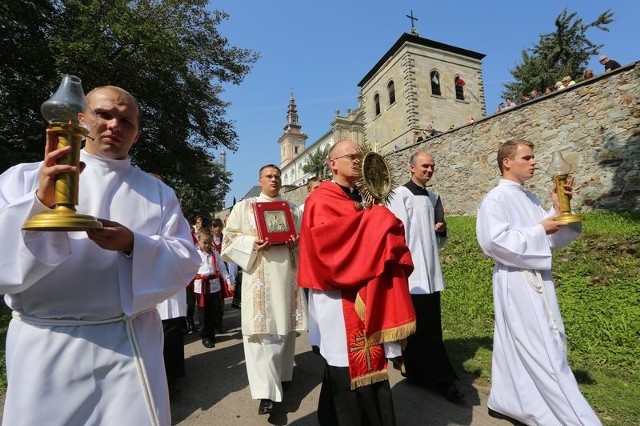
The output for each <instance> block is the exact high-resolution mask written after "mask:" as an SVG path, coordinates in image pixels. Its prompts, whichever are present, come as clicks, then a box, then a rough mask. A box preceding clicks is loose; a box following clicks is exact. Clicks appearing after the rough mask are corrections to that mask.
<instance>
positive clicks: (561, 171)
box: [548, 151, 582, 223]
mask: <svg viewBox="0 0 640 426" xmlns="http://www.w3.org/2000/svg"><path fill="white" fill-rule="evenodd" d="M548 173H549V174H550V175H551V176H552V177H553V182H554V183H555V186H556V192H557V193H558V202H559V204H560V215H559V216H558V217H556V220H559V221H561V222H566V223H572V222H581V221H582V217H581V216H579V215H577V214H573V213H571V202H570V201H571V200H569V197H568V196H567V194H565V193H564V187H565V185H566V184H567V178H568V177H569V174H570V173H571V164H569V163H568V162H567V160H565V159H564V157H563V156H562V153H561V152H560V151H555V152H554V153H553V155H552V156H551V164H550V165H549V169H548Z"/></svg>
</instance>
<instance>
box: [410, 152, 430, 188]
mask: <svg viewBox="0 0 640 426" xmlns="http://www.w3.org/2000/svg"><path fill="white" fill-rule="evenodd" d="M435 169H436V162H435V159H434V158H433V155H431V154H429V153H427V152H424V151H418V152H414V153H413V154H412V155H411V159H410V160H409V171H410V172H411V180H412V181H413V182H415V183H416V184H418V185H420V186H422V187H424V186H425V185H426V184H427V182H429V181H430V180H431V176H433V172H434V171H435Z"/></svg>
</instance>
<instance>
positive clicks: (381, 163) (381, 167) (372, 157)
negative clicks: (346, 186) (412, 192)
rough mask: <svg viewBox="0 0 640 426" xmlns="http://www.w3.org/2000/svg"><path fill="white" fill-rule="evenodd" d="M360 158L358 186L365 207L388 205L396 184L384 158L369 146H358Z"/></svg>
mask: <svg viewBox="0 0 640 426" xmlns="http://www.w3.org/2000/svg"><path fill="white" fill-rule="evenodd" d="M358 157H359V160H360V167H359V169H357V171H358V179H357V180H356V186H357V187H358V190H359V191H360V194H361V195H362V202H363V207H364V208H369V207H371V205H373V204H381V205H385V204H387V203H388V201H389V198H390V197H391V191H393V189H394V187H395V184H394V182H393V179H392V176H391V172H390V171H389V166H388V165H387V163H386V161H385V160H384V157H383V156H382V155H380V154H378V153H377V152H375V150H371V148H370V147H369V145H367V144H359V145H358Z"/></svg>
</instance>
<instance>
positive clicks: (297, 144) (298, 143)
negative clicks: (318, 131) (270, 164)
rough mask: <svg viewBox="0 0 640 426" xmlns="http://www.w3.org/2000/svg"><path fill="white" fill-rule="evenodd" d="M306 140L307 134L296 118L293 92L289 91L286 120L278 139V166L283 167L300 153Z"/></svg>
mask: <svg viewBox="0 0 640 426" xmlns="http://www.w3.org/2000/svg"><path fill="white" fill-rule="evenodd" d="M306 140H307V135H306V134H305V133H304V132H303V131H302V126H301V125H300V122H299V120H298V109H297V107H296V101H295V100H294V99H293V92H291V99H289V108H288V110H287V122H286V124H285V125H284V133H283V134H282V136H280V139H279V140H278V143H279V144H280V168H283V167H285V166H286V165H287V164H289V163H291V162H292V161H293V160H294V159H295V158H296V157H298V156H299V155H300V154H302V152H303V151H304V143H305V141H306Z"/></svg>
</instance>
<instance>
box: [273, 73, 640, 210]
mask: <svg viewBox="0 0 640 426" xmlns="http://www.w3.org/2000/svg"><path fill="white" fill-rule="evenodd" d="M511 139H526V140H529V141H531V142H533V143H534V144H535V154H536V159H537V164H538V167H539V170H537V172H536V175H535V177H534V178H533V179H532V180H530V181H529V182H528V186H529V188H530V189H531V190H533V191H534V192H535V193H536V194H537V195H538V196H539V197H540V199H541V200H542V201H543V204H545V205H547V206H548V205H549V203H550V192H551V190H552V187H553V184H552V180H551V176H550V175H548V174H547V173H546V168H547V167H548V164H549V161H550V159H551V155H552V153H553V152H554V151H556V150H561V151H562V153H563V156H564V157H565V159H566V160H567V161H568V162H569V163H571V165H572V166H573V168H574V174H575V177H576V184H575V190H574V198H573V200H572V207H573V209H574V210H576V211H580V210H582V211H591V210H617V211H635V212H639V211H640V62H636V63H635V64H631V65H628V66H625V67H623V68H620V69H618V70H616V71H614V72H613V73H610V74H604V75H601V76H598V77H596V78H593V79H591V80H587V81H584V82H582V83H578V84H576V85H575V86H572V87H570V88H568V89H565V90H562V91H560V92H555V93H553V94H551V95H547V96H544V97H542V98H538V99H535V100H533V101H530V102H527V103H525V104H522V105H519V106H517V107H515V108H512V109H510V110H507V111H504V112H501V113H499V114H496V115H493V116H491V117H487V118H485V119H482V120H478V121H477V122H475V123H474V124H471V125H468V126H464V127H460V128H458V129H454V130H452V131H449V132H446V133H443V134H441V135H438V136H436V137H433V138H431V139H429V140H427V141H426V142H422V143H419V144H416V145H413V146H410V147H407V148H404V149H402V150H401V151H399V152H396V153H393V154H388V155H386V157H385V158H386V160H387V162H388V164H389V166H390V169H391V170H392V174H393V177H394V180H395V181H396V183H398V184H403V183H404V182H405V181H407V180H408V179H409V172H408V166H407V162H408V159H409V157H410V155H411V153H413V152H415V151H417V150H424V151H427V152H429V153H431V154H432V155H434V157H435V160H436V171H435V174H434V177H433V179H432V180H431V185H432V187H433V190H435V191H436V192H438V193H440V195H441V196H442V198H443V202H444V205H445V210H446V212H447V214H449V215H475V212H476V207H477V205H478V203H479V202H480V201H481V200H482V197H483V195H484V194H485V193H486V192H487V191H488V190H490V189H491V188H492V187H493V186H495V184H496V183H497V181H498V179H499V172H498V166H497V163H496V151H497V147H498V146H499V145H500V144H501V143H502V142H505V141H507V140H511ZM283 195H284V196H285V197H286V198H287V199H290V200H292V201H294V202H296V203H298V204H301V203H302V202H304V198H305V196H306V187H301V188H297V189H295V190H293V191H289V192H287V193H285V194H283Z"/></svg>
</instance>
